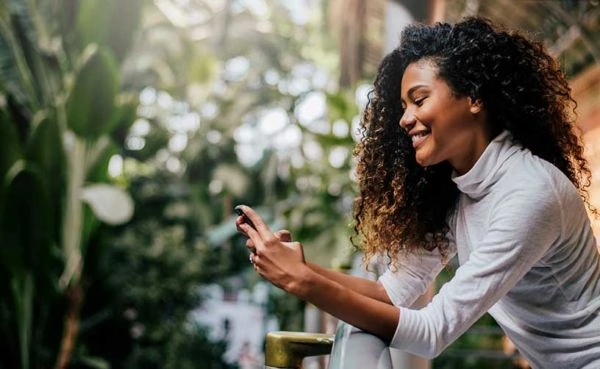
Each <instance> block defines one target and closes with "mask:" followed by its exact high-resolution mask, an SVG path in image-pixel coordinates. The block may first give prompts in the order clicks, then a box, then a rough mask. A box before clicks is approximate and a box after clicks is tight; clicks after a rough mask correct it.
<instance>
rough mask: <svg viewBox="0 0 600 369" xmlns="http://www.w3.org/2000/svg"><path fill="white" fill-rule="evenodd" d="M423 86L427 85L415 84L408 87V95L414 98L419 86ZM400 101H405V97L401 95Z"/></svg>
mask: <svg viewBox="0 0 600 369" xmlns="http://www.w3.org/2000/svg"><path fill="white" fill-rule="evenodd" d="M423 87H427V86H426V85H422V84H421V85H415V86H412V87H411V88H409V89H408V91H407V92H406V95H408V97H409V98H411V99H414V97H413V94H414V93H415V91H416V90H418V89H419V88H423ZM400 101H401V102H402V103H405V101H404V99H403V98H402V97H401V98H400Z"/></svg>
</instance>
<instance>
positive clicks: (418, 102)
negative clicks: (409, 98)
mask: <svg viewBox="0 0 600 369" xmlns="http://www.w3.org/2000/svg"><path fill="white" fill-rule="evenodd" d="M425 99H426V97H420V98H418V99H415V105H417V106H421V105H423V102H424V101H425Z"/></svg>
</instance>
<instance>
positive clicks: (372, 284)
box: [306, 262, 392, 305]
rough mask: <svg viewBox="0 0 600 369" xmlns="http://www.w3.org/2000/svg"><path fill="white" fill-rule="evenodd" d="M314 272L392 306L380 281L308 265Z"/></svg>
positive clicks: (308, 263) (313, 264)
mask: <svg viewBox="0 0 600 369" xmlns="http://www.w3.org/2000/svg"><path fill="white" fill-rule="evenodd" d="M306 264H307V265H308V267H309V268H310V269H312V271H313V272H315V273H317V274H319V275H321V276H322V277H324V278H326V279H329V280H330V281H333V282H337V283H339V284H340V285H342V286H344V287H346V288H348V289H351V290H353V291H355V292H357V293H359V294H361V295H364V296H367V297H370V298H372V299H375V300H378V301H381V302H385V303H386V304H390V305H391V304H392V301H391V300H390V298H389V296H388V294H387V292H386V290H385V288H384V287H383V285H382V284H381V283H380V282H378V281H373V280H370V279H366V278H360V277H356V276H353V275H350V274H346V273H342V272H337V271H335V270H332V269H327V268H324V267H322V266H320V265H317V264H315V263H310V262H307V263H306Z"/></svg>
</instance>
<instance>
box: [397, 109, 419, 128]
mask: <svg viewBox="0 0 600 369" xmlns="http://www.w3.org/2000/svg"><path fill="white" fill-rule="evenodd" d="M415 123H416V118H415V114H414V113H413V112H412V111H411V110H410V109H405V110H404V114H402V116H401V117H400V122H399V124H400V127H402V128H403V129H404V130H406V131H409V130H410V129H411V128H412V127H413V126H414V125H415Z"/></svg>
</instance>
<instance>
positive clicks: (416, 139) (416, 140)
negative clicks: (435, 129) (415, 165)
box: [410, 131, 430, 149]
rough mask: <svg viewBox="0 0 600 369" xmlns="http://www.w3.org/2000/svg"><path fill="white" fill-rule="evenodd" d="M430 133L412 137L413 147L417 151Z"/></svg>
mask: <svg viewBox="0 0 600 369" xmlns="http://www.w3.org/2000/svg"><path fill="white" fill-rule="evenodd" d="M429 133H430V131H422V132H418V133H415V134H411V135H410V139H411V141H412V145H413V147H414V148H415V149H416V148H417V147H418V146H419V145H421V143H423V141H425V139H426V138H427V136H429Z"/></svg>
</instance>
